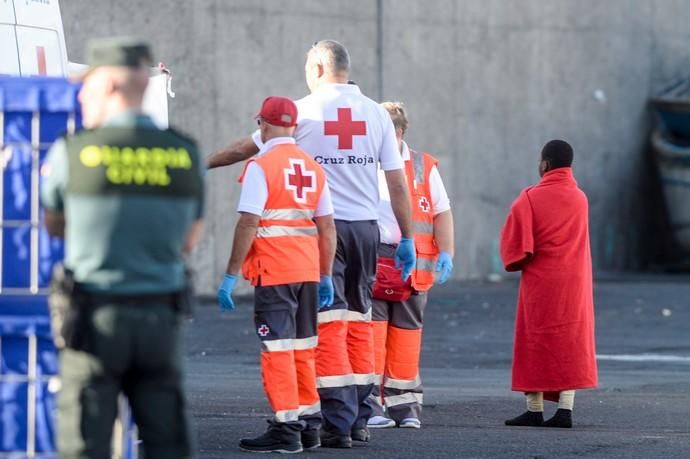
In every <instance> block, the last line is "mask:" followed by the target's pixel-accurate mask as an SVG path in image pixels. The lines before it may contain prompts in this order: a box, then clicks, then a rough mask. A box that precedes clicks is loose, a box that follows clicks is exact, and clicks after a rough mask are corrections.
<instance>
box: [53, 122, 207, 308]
mask: <svg viewBox="0 0 690 459" xmlns="http://www.w3.org/2000/svg"><path fill="white" fill-rule="evenodd" d="M46 163H47V165H46V168H45V173H44V177H43V182H42V184H41V200H42V203H43V206H44V207H45V208H46V209H49V210H52V211H57V212H64V214H65V220H66V227H65V266H66V267H68V268H70V269H71V270H73V271H74V274H75V278H76V280H77V281H78V282H80V283H82V284H83V285H84V287H85V288H86V289H87V290H90V291H97V292H107V293H112V294H137V293H167V292H173V291H176V290H179V289H181V288H182V286H183V283H184V262H183V257H182V247H183V243H184V239H185V236H186V234H187V232H188V230H189V228H190V225H191V224H192V222H193V221H195V220H197V219H200V218H201V216H202V212H203V173H202V164H201V161H200V158H199V153H198V151H197V148H196V145H195V143H194V142H193V141H192V140H190V139H188V138H186V137H184V136H181V135H179V134H177V133H176V132H175V131H172V130H165V131H164V130H160V129H158V128H157V127H156V126H155V125H154V124H153V121H152V120H151V118H149V117H148V116H146V115H142V114H137V113H131V112H129V113H123V114H120V115H118V116H115V117H113V118H111V119H109V120H108V121H107V122H106V123H105V125H104V126H103V128H100V129H95V130H91V131H88V130H86V131H81V132H79V133H77V134H76V135H74V136H70V137H67V138H65V139H61V140H58V141H57V142H56V143H55V144H54V145H53V147H52V148H51V150H50V151H49V152H48V157H47V159H46Z"/></svg>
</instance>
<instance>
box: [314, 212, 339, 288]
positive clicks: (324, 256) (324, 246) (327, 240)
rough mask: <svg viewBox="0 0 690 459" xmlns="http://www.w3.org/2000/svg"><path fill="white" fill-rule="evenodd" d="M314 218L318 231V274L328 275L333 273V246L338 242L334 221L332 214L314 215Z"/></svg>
mask: <svg viewBox="0 0 690 459" xmlns="http://www.w3.org/2000/svg"><path fill="white" fill-rule="evenodd" d="M314 220H315V221H316V227H317V229H318V231H319V269H320V274H322V275H324V276H330V275H331V274H332V273H333V258H335V248H336V244H337V242H338V241H337V236H336V232H335V222H334V220H333V216H332V215H328V216H325V217H316V218H315V219H314Z"/></svg>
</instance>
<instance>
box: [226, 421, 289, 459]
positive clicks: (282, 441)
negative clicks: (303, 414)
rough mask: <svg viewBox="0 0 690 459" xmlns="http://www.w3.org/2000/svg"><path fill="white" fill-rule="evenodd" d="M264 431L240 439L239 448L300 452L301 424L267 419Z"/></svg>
mask: <svg viewBox="0 0 690 459" xmlns="http://www.w3.org/2000/svg"><path fill="white" fill-rule="evenodd" d="M268 424H269V427H268V430H267V431H266V433H264V434H263V435H260V436H258V437H256V438H243V439H242V440H240V449H242V450H244V451H250V452H253V453H287V454H291V453H301V452H302V442H300V430H301V429H302V425H294V426H293V425H290V424H288V423H281V422H275V421H268Z"/></svg>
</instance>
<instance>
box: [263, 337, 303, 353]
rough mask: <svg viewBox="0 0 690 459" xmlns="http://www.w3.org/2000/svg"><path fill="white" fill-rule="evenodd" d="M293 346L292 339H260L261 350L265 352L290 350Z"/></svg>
mask: <svg viewBox="0 0 690 459" xmlns="http://www.w3.org/2000/svg"><path fill="white" fill-rule="evenodd" d="M294 348H295V343H294V340H293V339H269V340H266V341H261V350H262V351H265V352H277V351H291V350H293V349H294Z"/></svg>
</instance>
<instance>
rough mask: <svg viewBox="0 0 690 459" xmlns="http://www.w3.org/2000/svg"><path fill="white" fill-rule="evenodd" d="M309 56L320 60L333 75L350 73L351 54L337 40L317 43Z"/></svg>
mask: <svg viewBox="0 0 690 459" xmlns="http://www.w3.org/2000/svg"><path fill="white" fill-rule="evenodd" d="M308 54H309V55H310V56H314V57H316V58H318V60H319V61H320V62H321V64H322V65H323V66H324V67H325V68H326V69H328V70H330V71H331V72H333V73H350V53H348V52H347V48H345V47H344V46H343V45H342V44H341V43H339V42H337V41H335V40H321V41H317V42H316V43H314V45H313V46H312V47H311V49H310V50H309V53H308Z"/></svg>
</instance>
